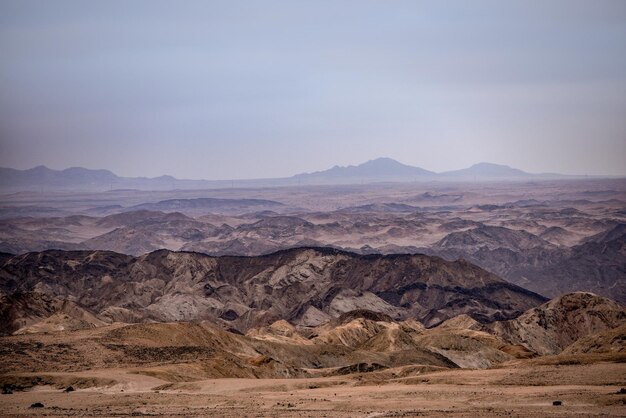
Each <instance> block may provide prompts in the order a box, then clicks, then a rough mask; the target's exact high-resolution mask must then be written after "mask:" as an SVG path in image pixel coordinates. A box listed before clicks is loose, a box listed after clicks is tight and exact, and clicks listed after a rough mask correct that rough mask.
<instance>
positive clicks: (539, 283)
mask: <svg viewBox="0 0 626 418" xmlns="http://www.w3.org/2000/svg"><path fill="white" fill-rule="evenodd" d="M625 231H626V225H625V224H618V225H616V226H614V227H612V228H610V229H609V230H607V231H605V232H602V233H600V234H597V235H594V236H592V237H590V238H589V239H587V240H586V241H585V242H583V243H581V244H579V245H575V246H572V247H556V246H555V245H553V244H551V243H549V242H548V241H549V240H550V237H551V238H554V237H557V238H558V237H561V238H562V237H563V236H564V235H563V234H560V235H559V231H558V230H557V229H550V230H548V232H547V234H548V236H547V237H545V238H546V239H548V241H546V240H544V239H542V238H539V237H537V236H534V235H532V234H529V233H527V232H525V231H513V230H510V229H507V228H497V227H485V226H482V227H479V228H474V229H470V230H467V231H462V232H454V233H451V234H448V235H447V236H446V237H445V238H443V239H442V240H441V241H440V242H438V243H437V245H435V246H434V247H433V248H430V249H426V248H424V249H422V251H423V252H426V253H428V254H433V255H439V256H442V257H444V258H446V259H449V260H455V259H458V258H464V259H466V260H468V261H470V262H472V263H474V264H476V265H479V266H481V267H483V268H485V269H487V270H489V271H492V272H495V273H496V274H498V275H499V276H501V277H505V278H506V279H507V280H509V281H511V282H512V283H515V284H517V285H520V286H523V287H525V288H528V289H531V290H533V291H535V292H539V293H541V294H542V295H546V296H558V295H560V294H563V293H566V292H574V291H579V290H582V291H591V292H594V293H598V294H602V295H604V296H608V297H610V298H613V299H615V300H617V301H618V302H621V303H624V302H626V281H625V280H623V279H624V277H626V232H625Z"/></svg>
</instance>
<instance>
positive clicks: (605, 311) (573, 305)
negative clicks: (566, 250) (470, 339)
mask: <svg viewBox="0 0 626 418" xmlns="http://www.w3.org/2000/svg"><path fill="white" fill-rule="evenodd" d="M625 321H626V308H624V306H622V305H620V304H619V303H617V302H615V301H612V300H610V299H607V298H603V297H600V296H597V295H594V294H593V293H586V292H576V293H569V294H565V295H563V296H560V297H558V298H555V299H553V300H551V301H549V302H547V303H545V304H543V305H541V306H539V307H537V308H534V309H531V310H529V311H528V312H525V313H524V314H523V315H521V316H520V317H518V318H516V319H513V320H510V321H503V322H497V323H494V324H491V325H489V326H488V328H489V329H491V330H492V332H493V333H495V334H496V335H498V336H499V337H500V338H502V339H503V340H505V341H507V342H509V343H511V344H521V345H523V346H525V347H527V348H529V349H530V350H532V351H534V352H535V353H538V354H558V353H560V352H561V351H562V350H563V349H565V348H566V347H568V346H570V345H571V344H572V343H574V342H575V341H577V340H579V339H581V338H583V337H587V336H590V335H593V334H596V333H601V332H605V331H607V330H611V329H614V328H617V327H619V326H620V325H623V324H624V322H625ZM586 344H587V343H581V346H580V348H578V349H576V348H572V350H574V351H576V350H580V351H583V352H584V351H585V350H587V351H593V349H592V348H585V347H586Z"/></svg>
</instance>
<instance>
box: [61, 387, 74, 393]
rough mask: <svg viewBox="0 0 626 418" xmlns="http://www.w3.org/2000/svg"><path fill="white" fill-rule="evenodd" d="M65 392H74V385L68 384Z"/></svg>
mask: <svg viewBox="0 0 626 418" xmlns="http://www.w3.org/2000/svg"><path fill="white" fill-rule="evenodd" d="M63 392H74V388H73V387H72V386H68V387H66V388H65V390H64V391H63Z"/></svg>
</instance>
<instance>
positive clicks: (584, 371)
mask: <svg viewBox="0 0 626 418" xmlns="http://www.w3.org/2000/svg"><path fill="white" fill-rule="evenodd" d="M28 376H33V378H35V377H36V376H44V377H45V378H51V377H52V378H58V379H60V381H66V380H67V381H71V379H77V380H80V381H88V380H89V379H93V381H104V380H109V381H115V383H113V384H110V385H106V386H93V387H88V388H84V389H81V388H77V390H76V391H74V392H70V393H65V392H63V390H62V388H60V387H59V385H57V386H56V387H55V386H51V385H48V386H36V387H35V389H33V390H30V391H25V392H16V393H14V394H9V395H0V415H1V416H52V417H56V416H59V417H60V416H182V417H189V416H212V417H412V416H425V417H446V416H454V417H490V416H494V417H495V416H498V417H564V416H580V417H590V416H626V394H620V393H619V392H620V390H621V389H622V387H624V386H626V364H624V363H598V364H592V365H584V366H581V365H574V366H564V365H559V366H554V365H539V366H535V367H532V368H528V367H524V368H516V367H507V368H500V369H493V370H452V371H443V372H436V373H426V374H421V375H419V376H413V377H408V378H401V379H384V380H383V379H377V377H376V374H375V373H370V374H367V375H356V376H355V375H351V376H341V377H332V378H313V379H208V380H202V381H193V382H179V383H171V382H166V381H164V380H161V379H158V378H155V377H151V376H146V375H141V374H136V373H133V370H129V369H106V370H91V371H85V372H78V373H62V374H61V373H59V374H55V373H42V374H34V373H31V374H28ZM555 400H560V401H562V405H561V406H554V405H553V401H555ZM35 402H41V403H42V404H43V405H44V407H43V408H31V407H30V405H31V404H33V403H35Z"/></svg>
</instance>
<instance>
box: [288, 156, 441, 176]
mask: <svg viewBox="0 0 626 418" xmlns="http://www.w3.org/2000/svg"><path fill="white" fill-rule="evenodd" d="M434 175H435V173H434V172H432V171H428V170H424V169H423V168H420V167H413V166H410V165H406V164H403V163H401V162H399V161H397V160H394V159H393V158H389V157H380V158H375V159H373V160H368V161H366V162H364V163H361V164H359V165H348V166H338V165H336V166H334V167H333V168H330V169H328V170H324V171H316V172H314V173H304V174H298V175H296V176H294V177H296V178H307V179H312V180H322V181H323V180H330V179H333V180H340V181H341V180H345V181H349V180H354V179H363V180H369V181H371V180H374V181H384V180H399V181H407V180H415V178H417V177H423V176H434Z"/></svg>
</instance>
